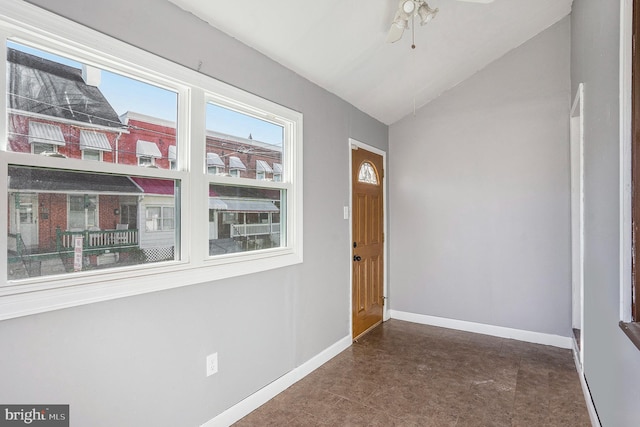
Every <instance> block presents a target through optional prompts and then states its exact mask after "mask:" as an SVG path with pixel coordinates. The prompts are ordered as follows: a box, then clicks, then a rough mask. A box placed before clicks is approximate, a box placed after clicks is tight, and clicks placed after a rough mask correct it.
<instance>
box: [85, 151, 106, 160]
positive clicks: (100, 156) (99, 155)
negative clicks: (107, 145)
mask: <svg viewBox="0 0 640 427" xmlns="http://www.w3.org/2000/svg"><path fill="white" fill-rule="evenodd" d="M88 151H90V152H92V153H98V160H93V159H89V160H90V161H92V162H102V161H103V157H102V153H103V151H102V150H94V149H92V148H85V149H84V150H82V160H87V158H86V156H85V154H86V153H87V152H88Z"/></svg>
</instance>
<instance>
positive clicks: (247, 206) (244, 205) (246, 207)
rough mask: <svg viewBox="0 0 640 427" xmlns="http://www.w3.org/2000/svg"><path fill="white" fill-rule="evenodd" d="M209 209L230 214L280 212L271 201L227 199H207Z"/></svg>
mask: <svg viewBox="0 0 640 427" xmlns="http://www.w3.org/2000/svg"><path fill="white" fill-rule="evenodd" d="M209 209H217V210H221V211H231V212H280V209H278V207H277V206H276V205H275V204H274V203H273V202H272V201H271V200H251V199H229V198H226V197H209Z"/></svg>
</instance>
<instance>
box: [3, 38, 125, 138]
mask: <svg viewBox="0 0 640 427" xmlns="http://www.w3.org/2000/svg"><path fill="white" fill-rule="evenodd" d="M7 61H8V63H9V96H8V98H9V108H13V109H15V110H21V111H27V112H31V113H37V114H44V115H46V116H52V117H55V118H61V119H67V120H74V121H78V122H85V123H91V124H95V125H101V126H108V127H114V128H123V127H124V126H123V124H122V123H121V122H120V119H119V118H118V114H116V112H115V110H114V109H113V108H112V107H111V105H110V104H109V102H108V101H107V99H106V98H105V97H104V95H103V94H102V92H100V89H98V88H97V87H95V86H89V85H87V84H86V83H85V82H84V80H83V79H82V70H80V69H79V68H74V67H71V66H68V65H63V64H60V63H57V62H54V61H50V60H48V59H44V58H40V57H38V56H34V55H31V54H28V53H25V52H21V51H18V50H15V49H11V48H9V49H7Z"/></svg>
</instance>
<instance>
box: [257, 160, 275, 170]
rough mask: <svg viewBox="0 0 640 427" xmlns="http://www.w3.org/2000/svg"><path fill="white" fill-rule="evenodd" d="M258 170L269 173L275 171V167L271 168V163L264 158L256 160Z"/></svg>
mask: <svg viewBox="0 0 640 427" xmlns="http://www.w3.org/2000/svg"><path fill="white" fill-rule="evenodd" d="M256 170H257V171H258V172H267V173H272V172H273V169H271V166H269V163H267V162H265V161H264V160H256Z"/></svg>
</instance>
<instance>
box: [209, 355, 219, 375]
mask: <svg viewBox="0 0 640 427" xmlns="http://www.w3.org/2000/svg"><path fill="white" fill-rule="evenodd" d="M217 372H218V353H213V354H210V355H208V356H207V376H211V375H213V374H215V373H217Z"/></svg>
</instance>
